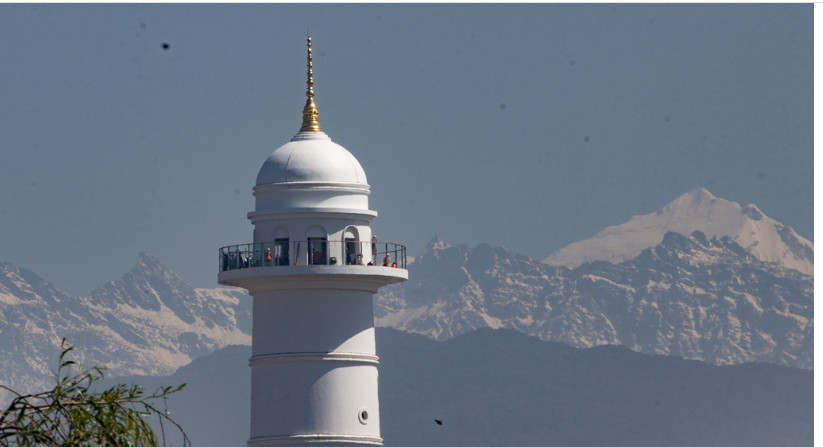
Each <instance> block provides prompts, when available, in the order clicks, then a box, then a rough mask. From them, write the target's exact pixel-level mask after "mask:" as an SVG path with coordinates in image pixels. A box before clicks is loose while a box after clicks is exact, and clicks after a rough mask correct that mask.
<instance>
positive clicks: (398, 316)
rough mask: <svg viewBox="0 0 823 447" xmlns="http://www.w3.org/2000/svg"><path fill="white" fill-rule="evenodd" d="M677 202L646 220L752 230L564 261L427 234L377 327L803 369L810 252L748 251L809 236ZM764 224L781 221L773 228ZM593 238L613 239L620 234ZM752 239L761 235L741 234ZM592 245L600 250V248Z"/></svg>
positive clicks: (693, 197) (699, 199) (381, 308)
mask: <svg viewBox="0 0 823 447" xmlns="http://www.w3.org/2000/svg"><path fill="white" fill-rule="evenodd" d="M681 199H682V200H680V199H679V200H678V201H675V202H673V204H671V205H670V207H667V209H666V210H664V211H661V214H667V215H668V216H669V218H668V219H661V220H660V221H659V222H658V223H659V224H660V225H661V226H663V227H666V222H673V221H676V220H678V218H677V216H680V215H683V214H686V215H689V216H692V217H693V216H698V215H706V216H709V217H708V218H707V219H708V222H707V223H704V224H702V226H703V227H704V228H705V227H713V228H731V227H733V225H732V224H728V223H725V219H730V220H733V221H734V222H736V223H735V225H738V227H740V228H749V229H750V230H752V231H750V232H749V233H748V236H746V237H744V235H743V233H744V232H742V231H740V232H738V234H737V236H736V237H733V236H730V235H724V236H708V235H707V234H705V233H703V232H701V231H694V232H693V233H691V234H689V235H686V236H684V235H682V234H679V233H677V232H674V231H669V232H666V233H664V234H663V235H662V236H661V240H660V242H658V243H657V244H654V245H653V246H652V247H648V248H645V249H642V250H640V251H639V252H638V253H637V254H636V255H635V256H632V257H631V258H629V259H627V260H624V261H622V262H620V263H616V262H615V261H617V260H618V258H617V257H613V258H611V259H610V261H612V262H606V261H596V262H590V263H584V264H580V265H578V266H576V267H573V268H568V267H565V266H552V265H547V264H544V263H541V262H538V261H535V260H533V259H530V258H527V257H524V256H520V255H517V254H515V253H511V252H509V251H507V250H505V249H503V248H493V247H491V246H490V245H487V244H481V245H479V246H477V247H475V248H469V247H467V246H450V245H449V244H447V243H445V242H443V241H440V240H435V241H432V242H431V243H430V244H429V246H428V248H427V250H426V252H425V253H424V254H423V255H422V256H420V257H418V259H417V260H416V261H415V262H414V263H412V264H411V265H410V267H409V270H410V271H409V281H408V282H407V283H405V284H402V285H394V286H390V287H386V288H384V289H381V293H380V294H379V295H378V298H377V301H376V309H375V316H376V319H377V320H376V321H377V324H378V325H381V326H386V327H393V328H396V329H400V330H404V331H409V332H415V333H419V334H424V335H426V336H429V337H431V338H434V339H437V340H445V339H448V338H450V337H453V336H455V335H459V334H462V333H465V332H468V331H471V330H473V329H476V328H481V327H492V328H511V329H516V330H518V331H521V332H524V333H526V334H530V335H534V336H537V337H539V338H541V339H543V340H551V341H559V342H563V343H567V344H570V345H572V346H576V347H590V346H596V345H603V344H618V345H625V346H627V347H629V348H631V349H633V350H635V351H638V352H643V353H653V354H666V355H675V356H681V357H684V358H688V359H698V360H704V361H707V362H710V363H714V364H737V363H743V362H769V363H776V364H781V365H786V366H794V367H800V368H806V369H811V368H812V366H813V365H812V363H813V362H812V361H813V351H814V346H813V344H814V341H813V332H814V303H813V301H814V281H813V277H812V275H810V274H806V273H803V270H806V267H803V266H802V265H801V264H802V263H803V262H807V261H808V262H811V259H812V258H813V256H812V254H811V253H810V254H808V256H806V255H803V256H806V258H804V259H805V260H804V259H801V258H798V257H794V255H793V256H791V257H788V256H784V257H783V258H781V260H782V261H781V260H777V261H776V260H775V259H776V258H774V257H769V256H767V254H768V253H777V252H776V251H775V250H771V249H770V250H763V251H757V248H758V247H777V246H780V247H792V245H791V244H788V243H787V242H786V240H790V238H788V237H786V236H785V235H786V234H789V235H791V236H792V238H794V240H795V241H796V244H794V247H800V248H799V249H798V250H795V251H793V252H792V253H793V254H797V253H801V254H802V253H804V251H805V250H806V249H808V250H809V251H811V250H812V248H811V244H808V245H806V244H807V241H805V240H803V239H802V238H799V237H798V236H796V235H794V232H793V231H791V229H790V228H788V227H785V226H782V225H780V224H779V223H776V222H774V221H772V220H769V219H768V218H766V217H765V216H762V214H761V215H760V218H759V220H757V221H755V220H753V219H752V217H751V216H752V215H755V214H754V212H755V210H756V208H755V207H753V206H750V207H746V208H743V209H742V210H744V211H745V210H748V211H745V214H744V215H743V216H744V217H743V218H740V217H738V215H740V214H741V211H740V210H738V212H737V213H736V214H735V213H731V212H730V211H729V209H730V208H729V206H720V205H718V203H719V202H721V200H722V199H716V198H710V196H709V195H708V193H707V192H706V191H705V190H697V191H695V192H693V193H692V194H687V195H686V196H683V197H681ZM683 203H687V204H691V205H694V207H696V208H701V207H709V208H710V209H713V210H714V211H706V212H697V211H689V210H690V209H691V208H690V206H691V205H690V206H685V205H683ZM726 203H727V204H728V203H730V202H726ZM721 205H722V204H721ZM732 208H733V207H732ZM684 209H685V211H683V210H684ZM650 216H651V217H650ZM654 216H655V215H648V216H640V217H638V218H634V219H632V220H631V221H630V223H635V222H636V223H637V224H636V228H638V229H640V230H637V231H634V232H628V233H626V237H627V238H628V239H629V243H628V244H629V245H632V244H634V243H636V242H637V241H638V240H639V239H642V238H640V237H637V234H641V235H650V234H657V233H658V232H659V231H661V230H660V229H659V228H657V227H654V226H653V225H652V222H653V221H654V219H653V217H654ZM687 220H689V221H690V222H692V224H698V223H699V222H698V221H697V219H696V218H690V219H687ZM763 228H766V229H765V230H764V229H763ZM769 228H771V229H772V230H774V231H780V230H779V229H780V228H783V230H782V231H783V234H784V235H783V236H780V235H779V233H775V232H770V231H767V230H768V229H769ZM755 230H757V231H755ZM604 231H605V230H604ZM603 234H608V235H609V236H608V237H607V238H606V240H608V241H609V243H610V244H616V245H617V246H619V241H620V239H619V236H620V235H621V234H622V233H621V232H618V231H611V232H604V233H603ZM758 235H760V236H764V237H767V238H770V239H768V240H766V241H765V242H763V243H761V242H760V241H759V240H756V239H751V237H756V236H758ZM644 237H645V236H644ZM781 237H782V239H780V238H781ZM776 239H779V240H780V243H779V244H778V243H777V242H776ZM739 241H743V242H744V243H746V244H747V246H746V247H743V246H741V245H740V242H739ZM781 244H782V245H781ZM587 246H588V245H587ZM579 247H581V246H578V248H579ZM592 250H593V251H597V250H601V252H603V253H605V251H604V249H603V246H602V245H601V246H599V248H597V250H595V249H592ZM618 252H620V253H621V255H620V256H622V257H628V256H629V253H632V251H630V250H618ZM783 253H784V255H785V252H783ZM764 257H765V258H767V259H766V260H763V259H761V258H764ZM801 261H802V262H801ZM801 268H802V270H801ZM809 270H810V268H809Z"/></svg>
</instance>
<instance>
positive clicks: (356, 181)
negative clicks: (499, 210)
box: [218, 132, 408, 447]
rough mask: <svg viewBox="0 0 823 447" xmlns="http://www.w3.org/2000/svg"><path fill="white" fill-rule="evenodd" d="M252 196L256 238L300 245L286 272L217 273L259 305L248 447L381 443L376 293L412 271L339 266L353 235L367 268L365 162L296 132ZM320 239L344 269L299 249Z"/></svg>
mask: <svg viewBox="0 0 823 447" xmlns="http://www.w3.org/2000/svg"><path fill="white" fill-rule="evenodd" d="M254 195H255V210H254V211H253V212H251V213H249V214H248V218H249V220H251V223H252V225H254V242H255V243H256V244H269V243H273V242H274V240H275V238H286V237H287V238H288V239H289V241H290V242H291V243H293V245H291V246H290V252H289V257H290V262H289V265H265V266H254V267H247V268H240V269H234V270H227V271H222V272H220V273H219V275H218V282H219V283H220V284H224V285H233V286H238V287H243V288H245V289H247V290H248V291H249V293H250V294H251V295H252V297H253V300H254V303H253V310H252V318H253V328H252V357H251V359H249V366H250V367H251V375H252V398H251V424H250V432H251V437H250V439H249V442H248V446H249V447H252V446H254V447H259V446H298V445H307V444H311V445H313V446H316V445H323V446H343V445H346V446H352V445H362V446H365V445H371V446H375V445H377V446H379V445H382V442H383V441H382V439H381V438H380V412H379V405H378V393H377V390H378V380H377V365H378V357H377V354H376V352H375V340H374V311H373V307H372V306H373V304H372V303H373V295H374V293H376V292H377V289H378V288H379V287H381V286H384V285H387V284H393V283H397V282H400V281H405V280H406V279H408V272H407V271H406V270H405V269H402V268H392V267H383V266H378V265H375V266H368V265H343V264H344V259H345V242H346V238H353V239H355V240H356V241H357V242H364V243H367V244H366V245H363V246H360V245H359V244H358V247H361V248H360V250H361V252H360V253H361V254H362V255H363V263H364V264H365V263H368V262H369V261H372V253H371V238H372V232H371V227H370V225H371V223H372V221H373V220H374V218H375V217H376V216H377V212H375V211H372V210H369V208H368V195H369V185H368V184H367V183H366V175H365V173H364V172H363V169H362V167H361V166H360V164H359V163H358V162H357V160H356V159H355V158H354V156H352V155H351V154H350V153H349V152H348V151H347V150H346V149H344V148H343V147H342V146H340V145H338V144H336V143H333V142H332V141H331V139H329V138H328V136H326V134H324V133H322V132H301V133H299V134H297V136H295V137H294V138H293V139H292V141H290V142H289V143H287V144H285V145H283V146H282V147H280V148H279V149H277V150H275V151H274V153H272V155H271V156H269V158H268V159H267V160H266V161H265V163H264V164H263V166H262V167H261V169H260V172H259V173H258V176H257V186H255V188H254ZM318 236H321V237H326V238H327V241H328V243H327V250H328V256H329V257H335V258H337V260H338V263H339V264H338V265H307V264H308V262H307V260H308V256H307V253H306V252H305V251H303V252H301V249H302V250H307V247H303V246H302V245H300V244H303V245H307V244H305V243H304V242H300V244H298V243H297V242H298V241H307V240H308V238H310V237H318ZM367 247H368V249H367ZM395 256H396V255H395ZM373 261H374V263H375V264H379V262H378V261H380V260H376V259H375V260H373Z"/></svg>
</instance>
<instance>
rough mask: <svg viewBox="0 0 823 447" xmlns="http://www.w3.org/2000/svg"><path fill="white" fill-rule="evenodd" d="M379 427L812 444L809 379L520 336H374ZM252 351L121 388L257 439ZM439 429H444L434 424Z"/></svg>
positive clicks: (618, 441)
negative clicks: (161, 393) (164, 396)
mask: <svg viewBox="0 0 823 447" xmlns="http://www.w3.org/2000/svg"><path fill="white" fill-rule="evenodd" d="M376 337H377V353H378V355H379V356H380V385H379V392H380V427H381V435H382V437H383V439H384V443H385V445H386V446H387V447H389V446H391V447H419V446H428V447H435V446H443V447H463V446H465V447H477V446H489V447H493V446H509V445H516V446H556V447H572V446H586V447H660V446H666V447H687V446H701V447H728V446H747V447H798V446H811V445H812V441H813V436H814V424H813V414H814V409H813V407H814V405H813V400H814V399H813V387H814V386H813V374H812V372H811V371H805V370H801V369H796V368H787V367H781V366H776V365H768V364H746V365H735V366H712V365H708V364H706V363H703V362H698V361H689V360H683V359H679V358H676V357H671V356H652V355H645V354H638V353H635V352H632V351H630V350H628V349H626V348H624V347H618V346H601V347H596V348H591V349H575V348H572V347H569V346H566V345H563V344H560V343H553V342H544V341H541V340H538V339H537V338H535V337H529V336H527V335H524V334H521V333H519V332H516V331H511V330H491V329H488V328H486V329H480V330H477V331H472V332H469V333H466V334H463V335H460V336H457V337H454V338H452V339H449V340H447V341H444V342H437V341H434V340H431V339H428V338H426V337H423V336H420V335H414V334H409V333H405V332H400V331H397V330H394V329H389V328H378V329H377V332H376ZM250 356H251V349H250V347H248V346H229V347H226V348H223V349H221V350H219V351H217V352H215V353H214V354H212V355H210V356H206V357H202V358H199V359H196V360H195V361H194V362H192V363H191V364H190V365H187V366H185V367H182V368H180V369H179V370H178V371H177V372H176V373H175V374H173V375H171V376H165V377H125V378H124V377H120V378H117V379H113V380H111V381H109V382H108V383H109V384H114V382H119V381H125V382H129V383H140V384H142V385H143V386H144V387H145V388H146V389H147V390H154V389H157V388H158V387H160V386H169V385H177V384H180V383H187V386H186V388H185V389H184V390H183V391H181V392H180V393H178V394H176V395H174V396H172V397H171V398H170V399H169V402H168V405H169V407H168V408H169V410H171V413H172V415H173V416H174V417H175V418H176V420H177V421H178V422H180V423H181V424H182V426H183V427H184V428H185V430H186V431H187V433H188V435H189V436H190V437H191V439H192V442H193V445H195V446H198V447H223V446H229V445H233V446H241V445H244V443H245V442H246V441H247V440H248V436H249V408H250V395H251V384H250V382H251V380H250V373H249V368H248V365H247V361H248V359H249V357H250ZM435 419H437V420H440V421H441V422H442V424H437V423H436V422H435Z"/></svg>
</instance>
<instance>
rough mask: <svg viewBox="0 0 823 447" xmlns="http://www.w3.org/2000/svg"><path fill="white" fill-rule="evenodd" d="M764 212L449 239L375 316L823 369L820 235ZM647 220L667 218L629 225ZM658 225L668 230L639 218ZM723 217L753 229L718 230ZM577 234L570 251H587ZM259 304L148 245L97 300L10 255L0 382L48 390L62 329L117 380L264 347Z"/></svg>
mask: <svg viewBox="0 0 823 447" xmlns="http://www.w3.org/2000/svg"><path fill="white" fill-rule="evenodd" d="M689 210H692V211H689ZM694 210H703V211H705V213H704V214H705V215H704V214H701V212H702V211H701V212H698V211H694ZM730 210H731V211H730ZM735 210H736V211H735ZM755 210H756V208H755V207H752V206H747V207H742V208H741V207H739V206H737V205H736V204H733V203H731V202H727V201H724V200H722V199H717V198H712V197H711V196H710V194H709V193H708V192H707V191H705V190H695V191H693V192H691V193H689V194H687V195H685V196H683V197H681V198H679V199H677V200H675V201H674V202H672V203H671V204H669V205H668V206H667V207H666V208H664V210H662V211H661V212H660V213H658V214H659V215H669V216H675V217H671V218H669V219H668V220H667V222H674V221H678V219H679V218H677V217H676V216H689V218H688V219H685V218H684V219H680V221H683V222H686V221H688V222H691V223H692V225H685V224H682V226H681V227H678V228H679V229H681V230H683V231H689V232H688V233H679V232H674V231H669V232H664V233H663V236H662V238H661V240H660V241H659V242H658V243H654V241H653V240H652V241H651V242H646V244H648V243H652V244H653V245H652V246H649V247H645V248H643V247H642V245H643V244H639V243H636V241H637V240H639V239H643V238H639V237H635V235H636V234H637V233H638V230H636V228H637V225H634V226H633V225H629V224H626V225H629V226H628V227H624V228H629V229H630V230H631V231H629V230H626V231H628V234H629V236H626V237H627V238H628V239H630V240H632V241H633V242H632V243H631V244H629V245H632V247H634V248H632V249H631V250H638V249H639V250H640V251H639V252H638V254H636V255H634V256H632V255H631V253H633V251H631V250H629V249H626V250H624V252H625V253H624V254H623V255H622V256H624V257H628V256H632V257H630V258H629V259H625V260H622V261H621V260H620V257H617V258H609V259H608V260H597V261H593V262H584V263H582V264H580V265H576V266H572V267H567V266H555V265H549V264H545V263H542V262H539V261H536V260H533V259H530V258H527V257H524V256H520V255H517V254H515V253H511V252H509V251H507V250H505V249H503V248H494V247H492V246H490V245H487V244H482V245H479V246H477V247H474V248H470V247H467V246H451V245H449V244H447V243H446V242H444V241H440V240H435V241H432V243H430V244H429V246H428V248H427V249H426V251H425V252H424V253H423V254H422V255H420V256H418V259H417V260H416V261H415V262H413V263H412V264H410V266H409V270H410V272H409V273H410V274H409V276H410V281H408V282H407V283H404V284H402V285H395V286H389V287H386V288H383V289H381V293H380V294H378V297H377V299H376V306H375V312H376V321H377V323H378V325H381V326H389V327H394V328H396V329H400V330H403V331H408V332H415V333H419V334H424V335H426V336H428V337H430V338H433V339H436V340H446V339H449V338H451V337H454V336H456V335H459V334H463V333H466V332H469V331H472V330H474V329H478V328H486V327H490V328H510V329H514V330H517V331H520V332H523V333H526V334H530V335H535V336H537V337H539V338H540V339H542V340H551V341H558V342H562V343H566V344H569V345H571V346H575V347H591V346H597V345H603V344H619V345H624V346H626V347H628V348H630V349H632V350H635V351H639V352H644V353H654V354H665V355H672V356H681V357H684V358H690V359H700V360H705V361H707V362H710V363H714V364H736V363H744V362H753V361H754V362H768V363H776V364H780V365H786V366H792V367H799V368H804V369H811V368H812V359H813V327H814V320H813V297H814V295H813V277H812V275H811V274H808V273H805V271H806V270H808V269H807V267H806V266H805V264H804V263H805V262H807V261H808V262H811V259H812V258H813V256H812V255H813V246H812V245H811V243H809V242H808V241H806V240H805V239H803V238H801V237H799V236H797V235H796V234H795V233H794V231H792V230H791V228H789V227H786V226H782V225H780V224H778V223H776V222H774V221H773V220H771V219H769V218H768V217H766V216H764V215H762V213H760V212H757V213H755V212H754V211H755ZM733 211H735V212H736V213H737V214H734V212H733ZM658 214H655V215H658ZM740 215H742V216H743V217H742V218H741V217H739V216H740ZM700 216H702V217H700ZM721 217H722V219H721ZM735 219H737V220H736V222H737V223H735V224H723V223H722V222H726V221H727V220H728V221H732V220H735ZM750 220H751V221H752V222H754V223H752V222H750ZM647 221H649V222H652V221H654V219H652V220H648V219H647V216H641V217H638V218H633V219H632V220H631V221H630V222H629V223H632V222H647ZM704 221H706V222H714V223H712V224H711V225H709V224H706V223H705V222H704ZM715 221H716V222H715ZM720 221H722V222H720ZM701 222H702V223H701ZM741 222H742V223H741ZM701 225H702V226H701ZM647 226H648V227H650V228H651V227H654V228H655V229H654V230H653V231H652V230H649V231H651V232H660V231H664V230H665V228H669V227H665V226H664V227H663V228H662V229H660V228H657V226H653V225H651V224H648V225H647V224H645V223H644V224H642V225H640V227H644V228H645V227H647ZM621 227H623V226H619V227H612V230H610V231H609V232H608V234H609V235H610V236H609V237H608V238H607V239H608V240H609V241H612V242H613V241H614V240H617V239H615V238H616V237H617V235H618V233H619V231H617V230H616V229H619V228H621ZM693 227H694V228H693ZM709 227H711V228H726V229H727V230H728V228H732V229H734V228H738V229H740V228H744V229H745V231H744V230H739V231H737V233H734V232H732V233H729V231H731V230H728V231H726V230H724V232H720V233H723V234H720V233H717V234H715V233H707V232H705V231H704V230H708V229H709ZM701 228H702V230H701ZM604 231H605V230H604ZM713 231H714V230H713ZM718 231H719V230H718ZM726 233H729V234H726ZM775 234H776V235H777V236H775ZM630 236H631V237H630ZM744 236H745V237H744ZM594 239H598V237H597V236H596V237H595V238H594ZM647 239H648V238H647ZM583 243H586V244H589V245H591V244H594V242H591V240H590V241H589V242H587V241H583V242H581V243H579V244H583ZM610 243H611V242H610ZM741 244H743V245H741ZM574 245H575V244H572V246H569V247H567V249H564V250H566V253H572V252H579V249H577V248H575V249H574V250H572V248H574V247H573V246H574ZM580 246H583V245H578V246H577V247H580ZM766 246H768V247H770V248H769V250H765V251H764V250H761V248H763V247H766ZM601 249H602V244H601ZM596 251H597V250H595V249H594V248H593V249H592V252H596ZM561 252H563V250H561V251H560V252H558V253H561ZM627 253H628V254H627ZM774 253H783V254H782V255H780V256H773V254H774ZM549 259H554V261H552V262H559V261H557V260H558V259H560V256H559V255H558V256H552V257H550V258H549ZM578 260H579V259H578ZM610 261H614V262H616V263H613V262H610ZM618 261H619V262H618ZM574 262H575V263H576V262H578V261H574ZM250 312H251V300H250V299H249V298H248V297H247V296H246V294H245V292H244V291H242V290H241V289H225V288H216V289H195V288H193V287H191V286H190V285H188V284H187V283H186V282H185V281H184V280H183V279H182V278H180V277H179V276H177V275H176V274H175V273H174V272H172V271H171V270H169V269H168V268H166V267H165V266H163V265H162V262H161V261H160V260H158V259H157V258H154V257H152V256H150V255H145V254H142V255H140V256H139V259H138V262H137V264H136V265H135V267H134V268H133V269H132V270H131V271H130V272H128V273H126V274H125V275H124V276H123V277H122V278H121V279H119V280H117V281H112V282H110V283H108V284H105V285H103V286H101V287H99V288H98V289H97V290H95V291H94V292H92V293H91V294H90V295H89V296H86V297H71V296H68V295H66V294H65V293H63V292H61V291H60V290H59V289H57V288H56V287H55V286H54V285H52V284H50V283H48V282H47V281H45V280H43V279H42V278H40V277H38V276H37V274H35V273H34V272H31V271H29V270H26V269H24V268H20V267H16V266H14V265H12V264H9V263H0V358H1V359H3V360H2V361H0V378H2V380H3V383H4V384H6V385H9V386H11V387H13V388H15V389H21V390H25V389H34V388H35V387H40V386H43V385H44V384H46V383H47V381H48V379H49V377H51V369H53V368H55V367H56V365H55V364H54V362H55V361H56V356H57V352H58V346H59V343H60V339H61V338H62V337H66V338H67V339H68V341H69V342H70V343H71V344H73V345H75V346H77V347H78V353H80V354H82V355H83V356H84V359H83V360H84V362H85V364H88V365H91V364H105V365H108V366H109V367H110V368H111V374H112V375H114V376H118V375H126V374H169V373H172V372H173V371H175V370H176V369H177V368H179V367H181V366H183V365H186V364H188V363H190V362H191V361H192V360H193V359H196V358H198V357H200V356H203V355H206V354H208V353H210V352H213V351H214V350H216V349H219V348H222V347H224V346H227V345H232V344H248V343H250V332H251V316H250ZM0 397H2V396H0Z"/></svg>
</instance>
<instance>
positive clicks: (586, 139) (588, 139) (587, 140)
mask: <svg viewBox="0 0 823 447" xmlns="http://www.w3.org/2000/svg"><path fill="white" fill-rule="evenodd" d="M583 141H585V142H586V143H588V142H589V141H591V138H589V136H588V135H586V136H585V137H583Z"/></svg>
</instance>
